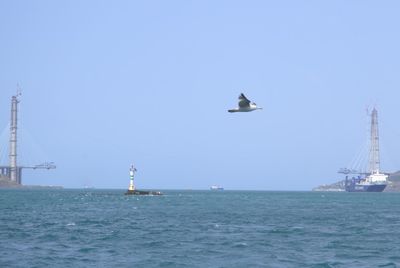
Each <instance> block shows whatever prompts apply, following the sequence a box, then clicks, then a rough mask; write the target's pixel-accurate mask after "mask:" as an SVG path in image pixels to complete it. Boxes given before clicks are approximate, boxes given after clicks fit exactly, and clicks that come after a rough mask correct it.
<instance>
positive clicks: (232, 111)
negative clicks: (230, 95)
mask: <svg viewBox="0 0 400 268" xmlns="http://www.w3.org/2000/svg"><path fill="white" fill-rule="evenodd" d="M228 112H230V113H236V112H237V111H236V110H234V109H231V110H228Z"/></svg>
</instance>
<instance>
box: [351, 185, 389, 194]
mask: <svg viewBox="0 0 400 268" xmlns="http://www.w3.org/2000/svg"><path fill="white" fill-rule="evenodd" d="M385 188H386V184H371V185H360V184H353V185H348V186H347V187H346V191H347V192H378V193H379V192H383V190H385Z"/></svg>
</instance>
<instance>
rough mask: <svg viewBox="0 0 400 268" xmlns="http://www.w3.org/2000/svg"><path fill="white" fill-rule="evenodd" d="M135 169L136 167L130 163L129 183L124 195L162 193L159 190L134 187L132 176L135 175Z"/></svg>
mask: <svg viewBox="0 0 400 268" xmlns="http://www.w3.org/2000/svg"><path fill="white" fill-rule="evenodd" d="M136 171H137V169H136V168H135V167H134V166H133V165H131V168H130V170H129V176H130V183H129V188H128V191H126V192H125V195H162V193H161V192H159V191H142V190H137V189H136V188H135V185H134V184H133V178H134V176H135V172H136Z"/></svg>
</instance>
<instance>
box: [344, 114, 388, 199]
mask: <svg viewBox="0 0 400 268" xmlns="http://www.w3.org/2000/svg"><path fill="white" fill-rule="evenodd" d="M379 166H380V160H379V132H378V111H377V110H376V109H375V108H374V109H373V110H372V113H371V136H370V150H369V164H368V172H361V171H357V170H351V169H347V168H344V169H341V170H339V173H343V174H346V179H345V189H346V191H347V192H382V191H383V190H385V188H386V186H387V182H388V177H389V176H388V175H387V174H384V173H381V172H380V170H379ZM349 174H358V176H356V177H352V178H349Z"/></svg>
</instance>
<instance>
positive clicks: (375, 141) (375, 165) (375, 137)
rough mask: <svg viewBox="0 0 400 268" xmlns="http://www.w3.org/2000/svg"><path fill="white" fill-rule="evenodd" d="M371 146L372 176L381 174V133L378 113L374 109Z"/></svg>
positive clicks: (370, 167)
mask: <svg viewBox="0 0 400 268" xmlns="http://www.w3.org/2000/svg"><path fill="white" fill-rule="evenodd" d="M370 138H371V140H370V142H371V144H370V146H371V147H370V151H369V167H368V169H369V170H368V171H369V172H370V173H371V174H379V165H380V160H379V132H378V111H377V110H376V109H375V108H374V109H373V110H372V113H371V137H370Z"/></svg>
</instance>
